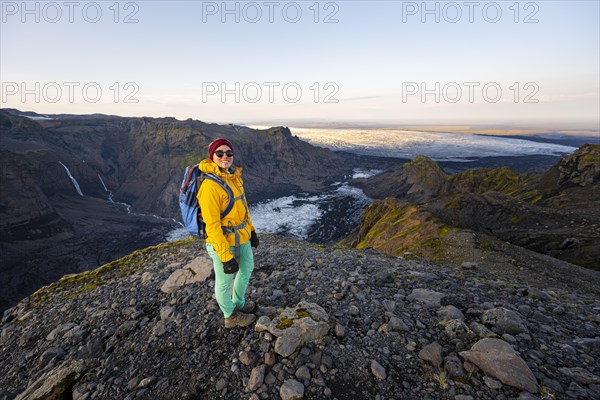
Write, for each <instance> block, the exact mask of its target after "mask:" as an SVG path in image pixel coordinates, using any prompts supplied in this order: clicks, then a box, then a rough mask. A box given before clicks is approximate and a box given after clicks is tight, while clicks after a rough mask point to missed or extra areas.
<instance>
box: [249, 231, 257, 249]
mask: <svg viewBox="0 0 600 400" xmlns="http://www.w3.org/2000/svg"><path fill="white" fill-rule="evenodd" d="M258 243H259V241H258V235H257V234H256V231H252V232H250V246H251V247H255V248H256V247H258Z"/></svg>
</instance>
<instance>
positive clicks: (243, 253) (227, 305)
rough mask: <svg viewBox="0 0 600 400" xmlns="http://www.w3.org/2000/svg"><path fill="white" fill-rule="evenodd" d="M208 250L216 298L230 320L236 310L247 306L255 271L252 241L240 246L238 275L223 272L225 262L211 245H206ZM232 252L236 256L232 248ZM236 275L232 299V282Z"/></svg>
mask: <svg viewBox="0 0 600 400" xmlns="http://www.w3.org/2000/svg"><path fill="white" fill-rule="evenodd" d="M206 250H207V251H208V255H209V256H210V258H212V261H213V268H214V270H215V297H216V298H217V303H218V304H219V308H220V309H221V311H222V312H223V315H224V316H225V318H229V317H230V316H231V314H233V311H234V310H235V309H236V308H237V309H241V308H242V307H244V304H246V289H247V288H248V282H249V281H250V275H252V271H253V270H254V255H253V254H252V247H250V241H248V242H246V243H244V244H243V245H241V246H240V259H239V260H237V261H238V264H239V265H240V270H239V271H238V272H237V273H236V274H226V273H225V272H224V271H223V262H222V261H221V259H220V258H219V256H218V255H217V253H216V252H215V249H214V248H213V246H212V245H211V244H208V243H207V244H206ZM231 252H232V253H234V254H235V252H234V248H233V247H231ZM234 275H235V280H234V282H233V298H232V296H231V281H232V280H233V276H234Z"/></svg>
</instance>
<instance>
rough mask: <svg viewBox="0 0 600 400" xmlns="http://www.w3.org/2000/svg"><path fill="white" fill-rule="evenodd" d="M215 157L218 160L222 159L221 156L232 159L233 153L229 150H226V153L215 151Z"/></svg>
mask: <svg viewBox="0 0 600 400" xmlns="http://www.w3.org/2000/svg"><path fill="white" fill-rule="evenodd" d="M215 155H216V156H217V157H219V158H222V157H223V156H227V157H233V151H231V150H227V151H223V150H217V151H215Z"/></svg>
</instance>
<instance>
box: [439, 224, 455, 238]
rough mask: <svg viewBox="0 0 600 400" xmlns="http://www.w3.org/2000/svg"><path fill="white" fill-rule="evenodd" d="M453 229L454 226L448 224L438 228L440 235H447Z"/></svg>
mask: <svg viewBox="0 0 600 400" xmlns="http://www.w3.org/2000/svg"><path fill="white" fill-rule="evenodd" d="M451 230H452V227H450V226H447V225H442V226H440V227H439V228H438V231H437V234H438V236H440V237H444V236H446V235H447V234H448V233H450V231H451Z"/></svg>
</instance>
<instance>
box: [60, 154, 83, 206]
mask: <svg viewBox="0 0 600 400" xmlns="http://www.w3.org/2000/svg"><path fill="white" fill-rule="evenodd" d="M58 163H59V164H60V165H62V166H63V167H65V171H67V174H68V175H69V179H71V182H73V186H75V190H77V193H78V194H79V195H80V196H81V197H83V193H82V192H81V188H80V187H79V183H77V180H76V179H75V178H74V177H73V175H71V171H69V168H67V166H66V165H65V164H63V163H62V162H60V161H59V162H58Z"/></svg>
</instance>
